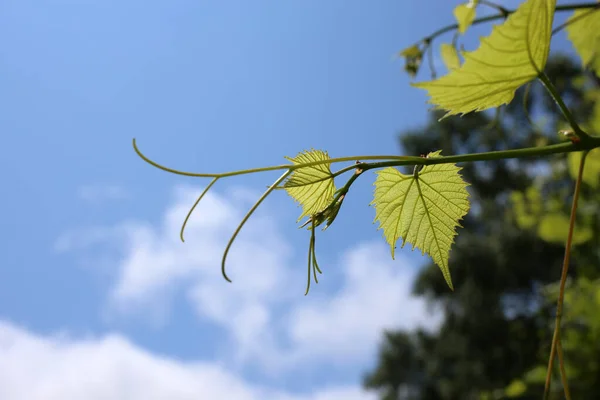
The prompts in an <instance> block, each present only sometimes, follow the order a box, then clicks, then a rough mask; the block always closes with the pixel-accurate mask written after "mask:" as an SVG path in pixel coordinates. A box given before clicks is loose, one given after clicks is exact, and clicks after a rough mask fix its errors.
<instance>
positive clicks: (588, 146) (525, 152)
mask: <svg viewBox="0 0 600 400" xmlns="http://www.w3.org/2000/svg"><path fill="white" fill-rule="evenodd" d="M596 147H600V137H595V136H589V137H588V139H587V140H585V142H584V141H582V142H581V143H572V142H563V143H558V144H552V145H548V146H542V147H526V148H523V149H514V150H499V151H490V152H486V153H471V154H461V155H455V156H445V157H434V158H423V157H414V156H387V155H381V156H372V155H371V156H369V155H360V156H350V157H338V158H330V159H326V160H318V161H311V162H308V163H301V164H283V165H274V166H270V167H262V168H251V169H244V170H239V171H231V172H223V173H195V172H187V171H179V170H176V169H173V168H168V167H165V166H163V165H160V164H158V163H157V162H155V161H152V160H151V159H149V158H148V157H146V156H145V155H144V154H143V153H142V152H141V151H140V150H139V149H138V147H137V144H136V141H135V139H133V148H134V150H135V152H136V153H137V154H138V156H140V158H142V160H144V161H146V162H147V163H148V164H150V165H152V166H154V167H156V168H158V169H161V170H163V171H166V172H170V173H172V174H176V175H183V176H189V177H197V178H225V177H229V176H238V175H246V174H253V173H257V172H267V171H277V170H290V171H294V170H296V169H299V168H306V167H313V166H315V165H322V164H333V163H339V162H348V161H356V160H367V161H368V160H373V161H377V160H382V162H378V163H361V164H360V165H359V166H360V168H362V169H366V167H368V169H373V168H380V167H390V166H391V167H399V166H405V165H433V164H450V163H461V162H473V161H492V160H503V159H510V158H522V157H539V156H546V155H550V154H560V153H569V152H573V151H582V150H592V149H595V148H596ZM349 169H351V168H349Z"/></svg>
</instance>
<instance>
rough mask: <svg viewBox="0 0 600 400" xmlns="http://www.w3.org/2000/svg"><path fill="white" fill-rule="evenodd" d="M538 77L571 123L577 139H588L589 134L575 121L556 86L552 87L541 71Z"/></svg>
mask: <svg viewBox="0 0 600 400" xmlns="http://www.w3.org/2000/svg"><path fill="white" fill-rule="evenodd" d="M538 78H539V80H540V81H541V82H542V84H543V85H544V87H545V88H546V90H547V91H548V93H550V96H552V98H553V99H554V101H555V102H556V104H557V105H558V108H560V111H561V112H562V114H563V116H564V117H565V118H566V120H567V121H568V122H569V125H571V128H573V131H574V132H575V134H576V135H577V136H578V137H579V139H581V140H589V139H590V136H589V135H588V134H587V133H585V132H584V131H583V130H582V129H581V128H580V127H579V125H578V124H577V121H575V117H574V116H573V114H571V111H570V110H569V107H567V105H566V104H565V102H564V101H563V99H562V98H561V97H560V94H559V93H558V90H556V87H554V84H552V82H551V81H550V78H548V75H546V74H545V73H544V72H542V73H540V75H539V76H538Z"/></svg>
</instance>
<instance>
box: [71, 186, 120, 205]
mask: <svg viewBox="0 0 600 400" xmlns="http://www.w3.org/2000/svg"><path fill="white" fill-rule="evenodd" d="M77 195H78V196H79V197H80V198H81V199H83V200H85V201H87V202H90V203H95V204H99V203H102V202H105V201H109V200H126V199H128V198H129V192H128V191H127V190H126V189H125V188H123V187H121V186H118V185H110V184H93V185H85V186H82V187H80V188H79V190H78V191H77Z"/></svg>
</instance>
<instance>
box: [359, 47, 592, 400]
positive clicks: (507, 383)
mask: <svg viewBox="0 0 600 400" xmlns="http://www.w3.org/2000/svg"><path fill="white" fill-rule="evenodd" d="M546 73H547V74H548V75H549V76H550V78H551V79H552V80H553V82H556V86H557V88H558V90H559V91H560V93H561V96H563V98H564V99H566V100H567V103H568V105H569V107H570V108H571V109H572V110H573V111H574V113H575V115H576V117H577V118H578V119H579V120H581V121H586V120H590V119H591V118H592V117H593V112H592V111H593V109H594V104H595V103H594V102H595V97H594V96H591V95H589V93H596V92H597V91H598V90H597V89H596V88H597V87H598V80H597V79H596V78H595V76H592V75H588V74H587V73H586V72H584V71H582V69H581V68H580V67H579V66H578V64H576V63H575V61H573V60H571V59H570V58H569V57H565V56H554V57H553V58H551V60H550V61H549V63H548V65H547V67H546ZM527 90H528V91H529V93H526V92H527ZM599 104H600V103H599ZM524 105H525V106H524ZM599 108H600V107H599ZM498 112H499V114H497V115H493V114H492V115H490V114H486V113H471V114H467V115H465V116H463V117H450V118H446V119H443V120H441V121H439V122H438V119H439V118H440V117H441V116H442V114H441V113H437V112H434V113H432V115H431V122H430V123H429V124H428V125H427V126H426V127H424V129H417V130H411V131H408V132H405V133H404V134H402V135H401V136H400V140H401V144H402V147H403V151H402V153H403V154H410V155H415V154H427V153H428V152H430V151H433V150H437V149H442V154H460V153H473V152H487V151H494V150H501V149H510V148H522V147H529V146H536V145H544V144H548V143H553V142H558V141H560V140H561V138H560V137H559V136H558V135H557V133H556V132H557V131H558V130H559V129H561V128H562V126H563V125H564V124H563V122H562V117H561V115H560V113H559V111H558V109H557V108H556V105H555V104H554V103H553V102H552V99H551V98H550V97H549V96H548V95H547V94H546V93H545V92H544V90H543V88H542V87H541V85H539V84H537V83H534V84H532V86H531V88H529V89H527V88H522V89H521V90H519V91H517V94H516V96H515V99H514V100H513V101H512V103H510V104H509V105H508V106H506V107H504V108H502V109H500V110H499V111H498ZM599 165H600V164H599ZM461 173H462V174H463V176H464V178H465V180H466V181H467V182H469V183H470V184H471V186H470V187H469V190H470V193H471V200H472V210H471V212H469V214H468V215H467V216H466V218H465V220H464V221H463V224H462V225H463V226H464V229H461V230H460V232H459V233H460V234H459V235H458V236H457V239H456V244H455V246H454V248H453V250H452V251H451V253H450V270H451V273H452V278H453V281H454V284H455V291H454V292H451V291H450V290H449V289H448V287H447V285H446V283H445V281H444V278H443V276H442V274H441V273H440V272H439V268H438V267H437V266H435V265H434V264H430V265H427V266H425V267H424V268H423V269H422V270H421V272H420V274H419V276H418V278H417V280H416V282H415V285H414V292H415V293H416V294H418V295H421V296H424V297H426V298H427V299H428V301H430V302H432V303H433V304H435V305H436V306H438V307H439V308H440V309H441V310H443V313H444V317H445V318H444V321H443V323H442V324H441V326H440V328H439V330H438V331H437V332H435V333H431V332H425V331H417V332H415V333H408V332H386V333H385V334H384V341H383V345H382V347H381V350H380V355H379V362H378V365H377V367H376V368H375V370H374V371H372V372H370V373H369V374H368V375H367V376H366V378H365V382H364V384H365V387H367V388H370V389H373V390H378V391H379V393H380V394H381V399H384V400H392V399H393V400H396V399H406V400H409V399H415V400H469V399H473V400H484V399H490V400H491V399H503V398H509V397H512V398H519V399H533V398H535V399H538V398H539V397H540V393H541V391H540V388H539V379H537V380H536V377H537V378H539V372H540V370H539V367H540V366H542V367H544V368H543V369H542V372H543V375H542V376H545V365H546V363H547V356H548V354H549V345H550V342H551V336H552V323H553V319H554V302H550V303H549V302H548V301H547V300H548V296H547V292H548V289H547V285H548V284H550V283H552V282H555V281H557V280H558V279H559V277H560V270H561V266H562V258H563V254H564V244H563V243H564V237H566V226H564V224H562V222H563V220H562V219H560V215H562V214H561V213H564V215H566V216H567V218H568V215H569V208H570V203H571V202H570V197H571V192H572V187H573V179H572V177H571V175H570V173H569V168H568V163H567V157H565V156H564V155H562V156H556V157H547V158H544V159H531V158H530V159H518V160H517V159H515V160H501V161H493V162H479V163H472V164H468V165H466V166H464V169H463V170H462V171H461ZM582 195H583V197H582V200H581V203H580V207H581V209H580V210H581V212H580V213H579V214H581V215H583V216H584V217H583V218H582V221H578V223H580V222H581V225H582V226H583V228H584V229H583V231H578V232H577V234H578V235H579V236H580V237H581V240H580V241H579V242H578V245H577V246H576V247H575V249H574V252H573V255H572V259H571V266H572V268H571V269H570V275H571V276H572V277H574V278H578V277H583V278H582V279H587V280H586V281H577V282H579V283H578V284H587V285H588V286H589V285H592V284H591V283H590V282H596V283H595V284H596V286H594V288H595V289H593V290H596V292H594V293H596V294H597V293H600V286H598V284H597V282H598V281H595V280H594V279H596V278H598V277H599V276H600V273H599V272H598V268H597V267H592V266H597V265H598V263H599V262H600V250H599V249H600V243H599V239H598V237H599V236H598V228H599V226H600V222H599V217H598V216H599V215H600V213H599V212H598V207H597V205H598V204H600V202H599V201H600V191H599V190H598V187H597V186H596V187H594V185H592V184H588V185H586V187H585V188H584V192H583V194H582ZM557 215H558V216H559V217H557ZM548 216H549V217H548ZM546 217H548V218H546ZM552 218H553V219H552ZM557 221H558V222H557ZM586 229H587V231H586ZM586 232H587V233H586ZM590 232H591V233H590ZM581 235H583V236H581ZM544 239H545V240H544ZM592 280H593V281H592ZM593 290H592V289H590V292H593ZM573 293H574V292H573ZM551 299H554V300H553V301H555V299H556V296H554V297H551ZM578 299H579V300H577V301H579V303H576V304H579V307H583V306H582V303H581V302H584V300H581V299H580V298H578ZM573 307H575V308H576V309H577V307H578V306H576V305H575V306H573ZM578 310H579V309H578ZM596 310H597V309H596ZM569 318H575V316H574V315H572V316H571V317H569ZM577 318H579V320H582V321H584V322H581V324H583V326H586V329H587V330H584V331H581V332H580V331H577V332H579V333H568V332H566V331H565V334H564V339H563V340H564V348H565V356H566V357H572V363H570V364H569V366H570V367H569V368H570V372H571V375H570V376H569V378H570V380H571V381H572V392H573V395H574V398H591V397H589V395H590V394H592V393H600V375H599V371H600V367H599V365H600V364H599V361H598V360H600V358H599V356H600V340H599V339H600V337H599V335H600V332H599V330H598V326H599V324H600V322H599V321H600V317H598V316H597V314H594V312H592V311H589V310H588V311H586V312H579V314H577ZM568 329H575V328H568ZM577 329H581V326H579V327H578V328H577ZM591 340H595V341H594V342H591ZM583 342H585V344H582V343H583ZM575 360H577V361H575ZM584 365H589V366H590V367H589V368H588V367H583V366H584ZM576 366H579V368H576ZM536 367H537V369H536ZM575 371H576V372H575ZM536 374H537V375H536ZM525 378H527V379H525ZM558 382H559V381H557V383H555V384H554V387H555V388H557V387H558V389H560V384H559V383H558ZM536 385H537V386H536ZM542 385H543V382H542Z"/></svg>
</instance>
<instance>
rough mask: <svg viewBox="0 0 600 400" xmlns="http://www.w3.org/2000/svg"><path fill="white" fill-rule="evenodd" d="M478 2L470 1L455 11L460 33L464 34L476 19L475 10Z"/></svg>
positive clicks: (476, 0)
mask: <svg viewBox="0 0 600 400" xmlns="http://www.w3.org/2000/svg"><path fill="white" fill-rule="evenodd" d="M478 2H479V1H478V0H472V1H469V2H468V3H467V4H460V5H458V6H456V8H455V9H454V18H456V22H458V31H459V32H460V33H461V34H464V33H465V32H466V31H467V29H468V28H469V26H471V24H472V23H473V20H474V19H475V13H476V12H475V8H476V7H477V3H478Z"/></svg>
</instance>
